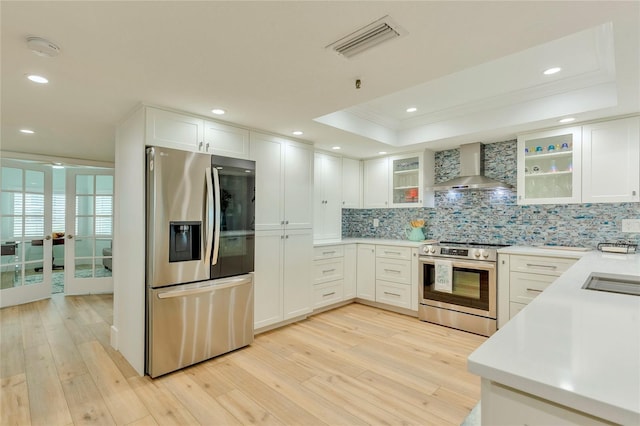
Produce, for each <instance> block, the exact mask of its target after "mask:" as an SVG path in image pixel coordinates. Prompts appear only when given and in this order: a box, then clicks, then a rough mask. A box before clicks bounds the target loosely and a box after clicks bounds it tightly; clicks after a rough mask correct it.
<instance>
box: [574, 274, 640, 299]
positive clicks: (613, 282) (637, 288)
mask: <svg viewBox="0 0 640 426" xmlns="http://www.w3.org/2000/svg"><path fill="white" fill-rule="evenodd" d="M582 288H584V289H587V290H597V291H608V292H609V293H621V294H631V295H633V296H640V277H639V276H634V275H617V274H603V273H599V272H594V273H592V274H591V275H589V278H588V279H587V281H586V282H585V283H584V285H583V286H582Z"/></svg>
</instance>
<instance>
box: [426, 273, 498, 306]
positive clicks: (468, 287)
mask: <svg viewBox="0 0 640 426" xmlns="http://www.w3.org/2000/svg"><path fill="white" fill-rule="evenodd" d="M422 267H423V268H424V270H423V273H424V275H423V276H424V282H423V286H424V293H423V295H424V299H426V300H435V301H438V302H443V303H451V304H455V305H459V306H466V307H469V308H475V309H481V310H483V311H488V310H489V279H490V276H489V274H490V271H488V270H483V269H474V268H464V267H457V266H455V264H454V265H453V276H452V291H451V293H446V292H441V291H435V290H434V288H435V267H434V265H432V264H423V265H422Z"/></svg>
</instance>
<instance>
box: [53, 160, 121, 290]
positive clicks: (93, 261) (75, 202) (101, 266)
mask: <svg viewBox="0 0 640 426" xmlns="http://www.w3.org/2000/svg"><path fill="white" fill-rule="evenodd" d="M66 193H67V197H66V204H67V206H66V219H65V222H66V226H65V227H66V233H65V244H64V247H65V262H64V269H65V293H66V294H89V293H110V292H113V278H112V276H111V271H112V265H113V264H112V256H113V255H112V241H113V170H112V169H96V168H85V167H83V168H68V169H67V174H66Z"/></svg>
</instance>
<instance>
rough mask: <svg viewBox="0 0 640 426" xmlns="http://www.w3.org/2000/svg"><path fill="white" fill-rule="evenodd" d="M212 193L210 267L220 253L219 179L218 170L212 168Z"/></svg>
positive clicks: (216, 260)
mask: <svg viewBox="0 0 640 426" xmlns="http://www.w3.org/2000/svg"><path fill="white" fill-rule="evenodd" d="M211 170H212V171H213V191H214V199H215V201H214V205H215V210H214V218H213V221H214V225H213V256H212V259H211V265H215V264H217V263H218V252H219V251H220V201H221V200H220V177H219V176H218V169H216V168H215V167H213V168H212V169H211Z"/></svg>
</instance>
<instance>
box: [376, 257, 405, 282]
mask: <svg viewBox="0 0 640 426" xmlns="http://www.w3.org/2000/svg"><path fill="white" fill-rule="evenodd" d="M376 280H384V281H392V282H394V283H400V284H411V261H410V260H395V259H385V258H377V259H376Z"/></svg>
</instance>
